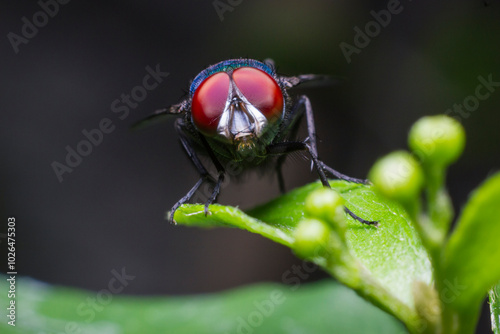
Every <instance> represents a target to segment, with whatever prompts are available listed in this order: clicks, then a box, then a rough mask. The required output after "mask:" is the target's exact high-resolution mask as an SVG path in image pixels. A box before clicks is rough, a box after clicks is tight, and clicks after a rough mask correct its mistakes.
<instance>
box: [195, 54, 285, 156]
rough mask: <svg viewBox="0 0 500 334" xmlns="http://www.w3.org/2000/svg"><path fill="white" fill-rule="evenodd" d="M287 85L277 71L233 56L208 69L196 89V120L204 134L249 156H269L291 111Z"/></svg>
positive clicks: (202, 74)
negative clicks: (281, 126) (267, 149)
mask: <svg viewBox="0 0 500 334" xmlns="http://www.w3.org/2000/svg"><path fill="white" fill-rule="evenodd" d="M285 98H286V92H285V89H284V88H283V87H282V86H281V85H280V81H279V79H278V77H277V76H276V74H275V73H274V69H273V68H271V67H270V66H268V65H266V64H264V63H261V62H259V61H256V60H250V59H233V60H227V61H223V62H220V63H218V64H215V65H213V66H210V67H209V68H207V69H206V70H204V71H202V72H201V73H200V74H198V76H196V78H195V79H194V80H193V83H192V84H191V88H190V100H191V106H190V110H191V120H192V122H193V124H194V126H195V127H196V128H197V130H198V131H199V132H201V134H203V135H204V136H206V137H208V138H213V139H214V140H217V141H219V142H221V143H224V144H227V145H230V146H231V147H232V148H233V151H235V152H236V155H237V156H239V157H241V158H244V157H248V156H251V155H263V154H264V151H265V147H266V146H267V145H268V144H269V143H270V142H271V141H272V139H273V137H274V135H275V134H276V131H277V129H278V126H279V124H280V123H281V121H282V119H283V116H284V113H285V108H286V106H285Z"/></svg>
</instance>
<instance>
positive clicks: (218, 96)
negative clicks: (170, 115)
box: [191, 72, 229, 136]
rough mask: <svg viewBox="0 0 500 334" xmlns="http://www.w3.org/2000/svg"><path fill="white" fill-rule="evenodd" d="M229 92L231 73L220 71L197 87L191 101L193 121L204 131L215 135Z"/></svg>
mask: <svg viewBox="0 0 500 334" xmlns="http://www.w3.org/2000/svg"><path fill="white" fill-rule="evenodd" d="M228 93H229V75H227V73H225V72H219V73H216V74H213V75H211V76H209V77H208V78H207V79H205V81H203V82H202V83H201V85H200V86H199V87H198V88H197V89H196V92H195V93H194V96H193V100H192V103H191V114H192V117H193V122H194V124H195V125H196V127H197V128H198V130H200V131H201V132H202V133H204V134H206V135H208V136H213V135H214V134H215V132H216V131H217V125H218V124H219V119H220V117H221V115H222V112H223V111H224V106H225V104H226V100H227V95H228Z"/></svg>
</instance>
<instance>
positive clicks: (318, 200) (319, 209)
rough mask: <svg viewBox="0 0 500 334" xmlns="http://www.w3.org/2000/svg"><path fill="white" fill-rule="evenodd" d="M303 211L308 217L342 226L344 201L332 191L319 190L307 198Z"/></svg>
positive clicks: (326, 189) (327, 189)
mask: <svg viewBox="0 0 500 334" xmlns="http://www.w3.org/2000/svg"><path fill="white" fill-rule="evenodd" d="M305 211H306V214H307V215H308V216H309V217H314V218H319V219H322V220H324V221H326V222H330V223H334V225H337V224H342V223H343V222H344V217H345V215H344V199H343V198H342V197H340V195H339V194H338V193H337V192H336V191H335V190H333V189H329V188H321V189H318V190H315V191H313V192H312V193H311V194H309V196H307V198H306V202H305ZM342 225H345V224H342Z"/></svg>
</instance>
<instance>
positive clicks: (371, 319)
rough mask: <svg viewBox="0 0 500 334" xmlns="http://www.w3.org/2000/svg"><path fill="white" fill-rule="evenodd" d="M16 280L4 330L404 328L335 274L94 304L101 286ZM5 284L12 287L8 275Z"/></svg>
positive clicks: (1, 300) (35, 333)
mask: <svg viewBox="0 0 500 334" xmlns="http://www.w3.org/2000/svg"><path fill="white" fill-rule="evenodd" d="M296 278H297V279H298V277H296ZM299 282H300V280H299ZM16 283H17V285H16V291H17V292H18V293H17V294H16V306H17V308H16V312H17V313H16V319H17V320H16V326H15V327H12V326H10V325H8V324H7V321H6V319H7V317H6V314H5V313H6V308H5V307H4V306H5V305H7V303H8V301H7V298H6V294H3V293H2V294H1V295H0V304H1V305H3V306H2V310H1V311H0V316H1V317H2V321H0V333H3V334H10V333H13V334H14V333H23V334H40V333H47V334H48V333H80V334H90V333H92V334H101V333H122V334H136V333H140V334H142V333H173V334H174V333H175V334H193V333H196V334H219V333H220V334H233V333H253V334H258V333H276V334H280V333H283V334H284V333H319V334H321V333H325V334H326V333H332V330H334V331H335V332H338V333H395V334H396V333H397V334H400V333H405V332H406V331H405V328H404V326H403V325H402V324H401V323H400V322H398V321H396V319H394V318H392V317H391V316H389V315H387V314H385V313H384V312H382V311H380V310H379V309H377V308H375V307H373V306H372V305H370V304H368V303H366V302H365V301H364V300H362V299H361V298H360V297H358V296H357V295H356V294H355V293H353V292H352V290H349V289H347V288H345V287H343V286H341V285H339V284H337V283H335V282H333V281H323V282H319V283H314V284H304V285H301V284H300V283H296V284H294V285H283V284H262V285H255V286H250V287H245V288H241V289H236V290H232V291H226V292H222V293H217V294H207V295H200V296H186V297H137V296H135V297H134V296H121V295H112V297H111V300H110V301H109V302H108V300H107V299H105V300H106V303H103V304H100V303H99V302H97V304H96V305H95V306H93V307H91V306H89V304H87V300H88V299H89V298H90V299H94V300H99V299H98V297H97V296H98V293H97V292H90V291H81V290H76V289H70V288H63V287H57V286H50V285H47V284H42V283H40V282H37V281H34V280H32V279H28V278H19V277H18V280H17V282H16ZM0 290H1V291H7V290H8V286H7V282H6V276H4V275H0ZM96 298H97V299H96ZM105 298H107V297H105ZM103 300H104V299H103ZM82 305H83V306H82ZM85 305H87V306H85Z"/></svg>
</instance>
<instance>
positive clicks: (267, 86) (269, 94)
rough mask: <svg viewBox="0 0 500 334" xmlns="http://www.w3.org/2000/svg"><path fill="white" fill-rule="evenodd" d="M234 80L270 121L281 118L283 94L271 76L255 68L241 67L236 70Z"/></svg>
mask: <svg viewBox="0 0 500 334" xmlns="http://www.w3.org/2000/svg"><path fill="white" fill-rule="evenodd" d="M233 80H234V82H235V83H236V86H238V88H239V90H240V91H241V92H242V93H243V95H245V97H246V98H247V100H248V101H249V102H250V103H251V104H253V105H254V106H255V107H256V108H257V109H259V111H260V112H261V113H262V114H264V116H266V118H267V119H268V120H269V121H275V120H276V119H278V118H280V117H281V115H282V113H283V94H282V93H281V89H280V87H279V86H278V84H277V83H276V81H275V80H274V79H273V78H272V77H271V76H270V75H269V74H267V73H266V72H264V71H261V70H259V69H256V68H253V67H241V68H238V69H236V70H234V72H233Z"/></svg>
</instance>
